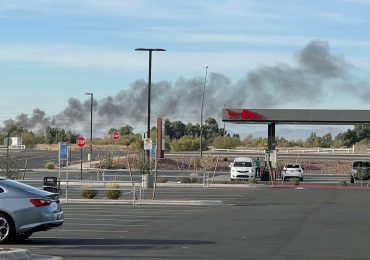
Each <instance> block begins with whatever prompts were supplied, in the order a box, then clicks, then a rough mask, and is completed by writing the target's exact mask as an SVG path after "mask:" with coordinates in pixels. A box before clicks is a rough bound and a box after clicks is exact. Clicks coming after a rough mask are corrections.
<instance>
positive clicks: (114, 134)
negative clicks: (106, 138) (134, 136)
mask: <svg viewBox="0 0 370 260" xmlns="http://www.w3.org/2000/svg"><path fill="white" fill-rule="evenodd" d="M112 136H113V140H116V141H117V140H118V139H119V132H114V133H113V134H112Z"/></svg>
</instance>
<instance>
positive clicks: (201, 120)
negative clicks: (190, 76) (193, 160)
mask: <svg viewBox="0 0 370 260" xmlns="http://www.w3.org/2000/svg"><path fill="white" fill-rule="evenodd" d="M207 72H208V66H207V67H206V75H205V76H204V85H203V94H202V108H201V110H200V157H202V156H203V149H202V140H203V104H204V93H205V92H206V83H207Z"/></svg>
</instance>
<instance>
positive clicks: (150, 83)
mask: <svg viewBox="0 0 370 260" xmlns="http://www.w3.org/2000/svg"><path fill="white" fill-rule="evenodd" d="M135 51H147V52H149V78H148V128H147V136H146V137H147V138H150V95H151V91H152V52H153V51H166V50H165V49H152V48H137V49H135ZM149 155H150V151H149V150H148V152H147V156H148V160H149Z"/></svg>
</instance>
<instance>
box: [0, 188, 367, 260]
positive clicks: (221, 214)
mask: <svg viewBox="0 0 370 260" xmlns="http://www.w3.org/2000/svg"><path fill="white" fill-rule="evenodd" d="M158 196H159V197H161V196H165V197H166V198H169V197H170V198H171V197H173V198H174V199H181V198H182V199H183V200H189V199H193V198H201V199H203V200H222V205H221V204H214V205H203V206H195V205H180V204H179V205H161V204H157V205H136V206H132V205H107V204H86V203H85V204H75V203H73V204H64V205H62V206H63V209H64V213H65V223H64V225H63V226H62V227H61V228H58V229H54V230H49V231H47V232H40V233H35V234H34V235H33V236H32V237H31V238H29V239H28V240H26V241H24V242H23V243H21V244H17V245H14V244H13V245H4V247H17V248H26V249H29V250H30V251H31V252H32V253H33V254H42V255H53V256H62V257H63V258H64V259H248V258H250V259H297V258H299V259H330V258H335V259H341V258H342V259H349V258H356V257H358V258H369V257H370V251H369V250H368V243H367V241H369V239H370V232H368V228H367V226H368V224H367V223H368V216H369V214H370V207H369V206H370V205H369V204H370V202H369V200H368V196H369V190H346V189H293V188H281V189H270V188H259V189H249V188H208V189H202V188H161V189H160V190H159V192H158Z"/></svg>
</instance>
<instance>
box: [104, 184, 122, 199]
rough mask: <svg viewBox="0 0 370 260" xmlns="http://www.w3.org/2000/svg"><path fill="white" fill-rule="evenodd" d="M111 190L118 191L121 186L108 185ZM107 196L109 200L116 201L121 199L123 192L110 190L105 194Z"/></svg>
mask: <svg viewBox="0 0 370 260" xmlns="http://www.w3.org/2000/svg"><path fill="white" fill-rule="evenodd" d="M108 187H109V188H113V189H118V188H120V187H121V186H120V185H119V184H112V185H108ZM105 195H106V196H107V197H108V199H111V200H116V199H118V198H119V197H121V191H120V190H108V191H106V192H105Z"/></svg>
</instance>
